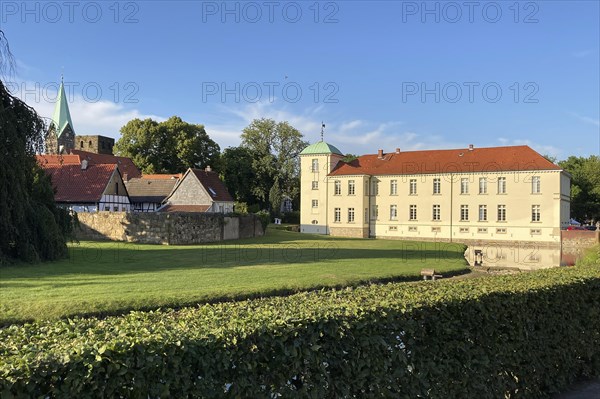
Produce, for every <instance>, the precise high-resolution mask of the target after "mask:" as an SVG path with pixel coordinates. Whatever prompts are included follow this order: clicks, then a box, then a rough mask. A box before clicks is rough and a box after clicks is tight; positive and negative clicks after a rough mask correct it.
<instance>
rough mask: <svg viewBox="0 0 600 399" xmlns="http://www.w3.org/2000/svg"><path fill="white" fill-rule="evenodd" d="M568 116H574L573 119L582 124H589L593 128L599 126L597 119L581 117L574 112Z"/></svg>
mask: <svg viewBox="0 0 600 399" xmlns="http://www.w3.org/2000/svg"><path fill="white" fill-rule="evenodd" d="M570 114H571V115H572V116H574V117H575V118H577V119H579V120H580V121H582V122H585V123H590V124H592V125H594V126H600V120H599V119H594V118H590V117H589V116H582V115H579V114H577V113H575V112H570Z"/></svg>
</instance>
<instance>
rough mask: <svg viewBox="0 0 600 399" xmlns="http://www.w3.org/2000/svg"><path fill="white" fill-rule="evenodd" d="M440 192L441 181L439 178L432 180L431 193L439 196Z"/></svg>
mask: <svg viewBox="0 0 600 399" xmlns="http://www.w3.org/2000/svg"><path fill="white" fill-rule="evenodd" d="M441 192H442V181H441V179H440V178H437V177H436V178H435V179H433V193H434V194H440V193H441Z"/></svg>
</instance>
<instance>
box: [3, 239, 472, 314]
mask: <svg viewBox="0 0 600 399" xmlns="http://www.w3.org/2000/svg"><path fill="white" fill-rule="evenodd" d="M463 251H464V247H463V246H462V245H460V244H443V243H418V242H406V241H392V240H372V239H371V240H368V239H345V238H332V237H329V236H318V235H307V234H300V233H294V232H288V231H281V230H274V229H268V233H267V235H266V236H265V237H260V238H255V239H247V240H239V241H227V242H223V243H215V244H207V245H193V246H161V245H140V244H129V243H117V242H81V243H80V244H79V245H72V246H71V247H70V253H71V257H70V259H65V260H61V261H58V262H51V263H41V264H35V265H29V264H20V265H13V266H9V267H3V268H0V325H7V324H10V323H14V322H24V321H29V320H42V319H52V318H59V317H64V316H74V315H91V314H94V315H102V314H117V313H120V312H125V311H128V310H134V309H136V310H148V309H154V308H159V307H181V306H187V305H192V304H197V303H203V302H211V301H218V300H227V299H239V298H247V297H255V296H262V295H275V294H286V293H291V292H296V291H301V290H307V289H316V288H322V287H340V286H348V285H357V284H360V283H364V282H368V281H389V280H404V279H418V278H419V274H420V271H421V269H422V268H435V270H436V271H439V272H441V273H443V274H458V273H461V272H465V271H466V270H467V264H466V261H465V259H464V257H463Z"/></svg>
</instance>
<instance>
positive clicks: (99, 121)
mask: <svg viewBox="0 0 600 399" xmlns="http://www.w3.org/2000/svg"><path fill="white" fill-rule="evenodd" d="M7 87H8V88H10V89H12V93H13V94H14V95H15V96H16V97H19V98H21V100H23V101H25V102H26V103H27V104H28V105H29V106H30V107H32V108H34V109H35V110H36V112H37V113H38V114H39V115H40V116H41V117H43V118H51V117H52V115H53V113H54V107H55V103H56V97H57V90H56V85H55V84H52V85H45V86H43V85H40V84H36V83H34V82H19V81H17V82H11V83H10V84H7ZM67 97H68V98H69V110H70V111H71V119H72V120H73V125H74V126H73V129H74V130H75V133H76V134H80V135H86V134H101V135H103V136H109V137H113V138H115V139H118V138H119V137H120V133H119V130H120V129H121V127H123V126H124V125H125V124H126V123H127V122H129V121H130V120H132V119H135V118H139V119H145V118H152V119H154V120H157V121H163V120H165V119H166V118H164V117H161V116H158V115H150V114H144V113H142V112H141V111H139V110H138V109H135V108H127V107H125V106H124V105H123V104H117V103H114V102H112V101H106V100H99V101H91V100H90V99H86V98H84V97H83V95H81V94H79V93H77V92H74V93H67ZM46 121H47V120H46Z"/></svg>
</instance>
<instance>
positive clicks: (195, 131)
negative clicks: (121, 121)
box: [115, 116, 220, 173]
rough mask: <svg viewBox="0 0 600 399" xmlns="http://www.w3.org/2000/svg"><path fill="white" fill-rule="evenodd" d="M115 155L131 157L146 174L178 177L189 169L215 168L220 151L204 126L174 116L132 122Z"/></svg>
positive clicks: (122, 136)
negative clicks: (177, 175)
mask: <svg viewBox="0 0 600 399" xmlns="http://www.w3.org/2000/svg"><path fill="white" fill-rule="evenodd" d="M115 151H116V153H117V154H118V155H121V156H126V157H130V158H131V159H132V160H133V162H134V163H135V164H136V165H137V167H138V168H140V169H141V170H142V172H144V173H178V172H182V171H184V170H186V169H187V168H205V167H206V166H209V165H210V166H213V167H214V166H215V164H216V163H217V162H218V158H219V151H220V148H219V145H218V144H217V143H215V142H214V141H213V140H212V139H211V138H210V137H209V136H208V134H207V133H206V131H205V129H204V126H203V125H197V124H191V123H188V122H185V121H183V120H182V119H181V118H179V117H177V116H172V117H171V118H169V119H168V120H166V121H164V122H157V121H155V120H152V119H144V120H140V119H134V120H132V121H129V122H128V123H127V124H126V125H125V126H123V127H122V128H121V138H120V139H119V140H118V141H117V143H116V144H115Z"/></svg>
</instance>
